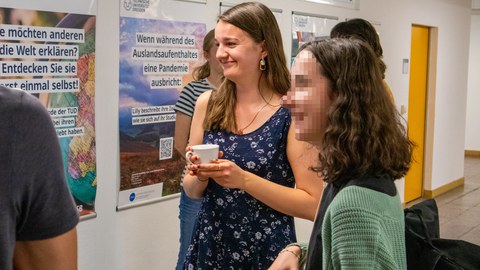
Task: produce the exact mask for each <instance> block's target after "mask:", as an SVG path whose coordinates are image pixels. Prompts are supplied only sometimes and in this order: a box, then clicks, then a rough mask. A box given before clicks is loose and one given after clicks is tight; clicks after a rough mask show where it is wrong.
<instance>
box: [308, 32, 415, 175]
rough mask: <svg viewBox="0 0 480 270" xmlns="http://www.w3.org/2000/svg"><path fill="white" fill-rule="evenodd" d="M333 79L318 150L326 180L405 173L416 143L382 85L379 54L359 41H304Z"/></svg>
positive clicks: (325, 71) (318, 168)
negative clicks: (411, 138) (324, 125)
mask: <svg viewBox="0 0 480 270" xmlns="http://www.w3.org/2000/svg"><path fill="white" fill-rule="evenodd" d="M302 50H308V51H310V52H311V53H312V54H313V55H314V56H315V58H316V60H317V62H318V63H319V64H320V67H321V68H320V70H321V73H322V75H323V76H325V77H326V78H327V79H328V80H329V81H330V86H331V91H332V93H331V96H332V97H333V98H332V105H331V108H330V109H329V111H328V123H327V129H326V131H325V134H324V136H323V144H322V145H321V149H320V156H319V157H320V163H319V167H316V168H314V170H315V171H318V172H321V173H322V174H323V176H324V178H325V181H327V182H334V181H343V180H348V179H353V178H358V177H361V176H364V175H371V176H377V177H388V178H390V179H392V180H394V179H398V178H401V177H403V176H404V175H405V174H406V173H407V171H408V169H409V167H410V163H411V160H412V156H411V154H412V148H413V147H414V144H413V142H412V141H410V140H409V139H408V136H407V135H406V131H405V128H404V125H403V124H402V121H401V119H402V118H401V116H400V115H399V113H398V112H397V110H396V109H395V107H394V105H393V104H392V102H391V101H390V99H389V97H388V94H387V93H386V91H385V89H384V86H383V84H382V73H381V68H380V63H379V59H378V57H377V56H376V55H375V53H374V52H373V51H372V49H371V47H370V46H369V45H367V44H366V43H364V42H363V41H361V40H358V39H353V38H352V39H345V38H339V39H327V40H316V41H312V42H309V43H306V44H304V45H303V46H302V47H301V48H300V51H302Z"/></svg>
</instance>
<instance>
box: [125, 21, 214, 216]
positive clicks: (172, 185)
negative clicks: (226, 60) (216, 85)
mask: <svg viewBox="0 0 480 270" xmlns="http://www.w3.org/2000/svg"><path fill="white" fill-rule="evenodd" d="M205 34H206V25H205V24H203V23H189V22H176V21H162V20H154V19H140V18H130V17H121V18H120V83H119V85H120V91H119V92H120V98H119V129H120V192H119V195H118V207H117V208H118V209H119V210H121V209H123V208H129V207H131V206H134V205H139V204H144V203H146V202H151V201H156V200H158V199H160V198H162V197H166V196H169V195H172V194H176V193H178V192H179V191H180V178H181V174H182V171H183V169H184V166H185V160H184V158H183V157H182V156H181V155H180V154H179V153H178V152H177V151H175V150H174V148H173V137H174V131H175V111H174V110H173V108H174V105H175V103H176V101H177V99H178V96H179V92H180V90H181V89H182V87H183V86H184V85H186V84H187V83H188V82H190V81H191V80H192V76H191V71H192V69H193V67H194V66H196V65H198V64H199V60H200V55H201V51H202V48H201V46H202V42H203V37H204V36H205Z"/></svg>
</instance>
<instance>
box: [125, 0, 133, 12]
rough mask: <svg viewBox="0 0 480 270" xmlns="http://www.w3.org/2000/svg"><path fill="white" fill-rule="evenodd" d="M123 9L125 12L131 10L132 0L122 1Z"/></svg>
mask: <svg viewBox="0 0 480 270" xmlns="http://www.w3.org/2000/svg"><path fill="white" fill-rule="evenodd" d="M123 7H124V8H125V10H131V9H132V0H124V1H123Z"/></svg>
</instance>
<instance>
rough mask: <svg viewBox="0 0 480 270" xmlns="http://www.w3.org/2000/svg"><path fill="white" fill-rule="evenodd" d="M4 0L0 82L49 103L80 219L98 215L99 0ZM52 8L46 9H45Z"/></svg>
mask: <svg viewBox="0 0 480 270" xmlns="http://www.w3.org/2000/svg"><path fill="white" fill-rule="evenodd" d="M80 2H82V3H79V2H77V1H62V2H61V3H54V2H53V1H40V2H39V1H33V0H31V1H15V2H13V1H0V84H2V85H6V86H9V87H12V88H19V89H22V90H24V91H26V92H28V93H30V94H32V95H34V96H36V97H38V99H39V100H40V101H41V102H42V104H43V105H44V106H45V107H46V108H47V110H48V112H49V113H50V115H51V117H52V121H53V124H54V126H55V129H56V131H57V135H58V139H59V141H60V147H61V151H62V156H63V160H64V166H65V174H66V179H67V182H68V186H69V188H70V191H71V192H72V195H73V197H74V199H75V202H76V205H77V209H78V211H79V213H80V216H81V219H86V218H90V217H95V216H96V214H95V196H96V190H97V166H96V152H95V102H94V99H95V33H96V30H95V26H96V23H95V20H96V16H95V14H96V6H97V3H96V0H91V1H80ZM46 10H48V11H46Z"/></svg>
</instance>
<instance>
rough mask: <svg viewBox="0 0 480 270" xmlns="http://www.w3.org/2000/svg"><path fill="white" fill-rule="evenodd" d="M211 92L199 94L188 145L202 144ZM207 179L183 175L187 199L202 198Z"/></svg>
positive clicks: (191, 173)
mask: <svg viewBox="0 0 480 270" xmlns="http://www.w3.org/2000/svg"><path fill="white" fill-rule="evenodd" d="M211 92H212V91H206V92H204V93H203V94H201V95H200V96H199V97H198V99H197V103H196V105H195V111H194V113H193V118H192V124H191V126H190V138H189V139H188V142H189V145H197V144H201V143H202V142H203V119H205V113H206V111H207V105H208V100H209V99H210V94H211ZM207 184H208V177H207V178H205V177H203V178H202V177H200V178H199V176H197V175H195V173H194V172H192V171H191V170H189V171H188V173H187V174H186V175H185V178H184V180H183V188H184V190H185V193H186V194H187V195H188V197H190V198H192V199H199V198H202V197H203V194H204V193H205V189H206V188H207Z"/></svg>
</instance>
